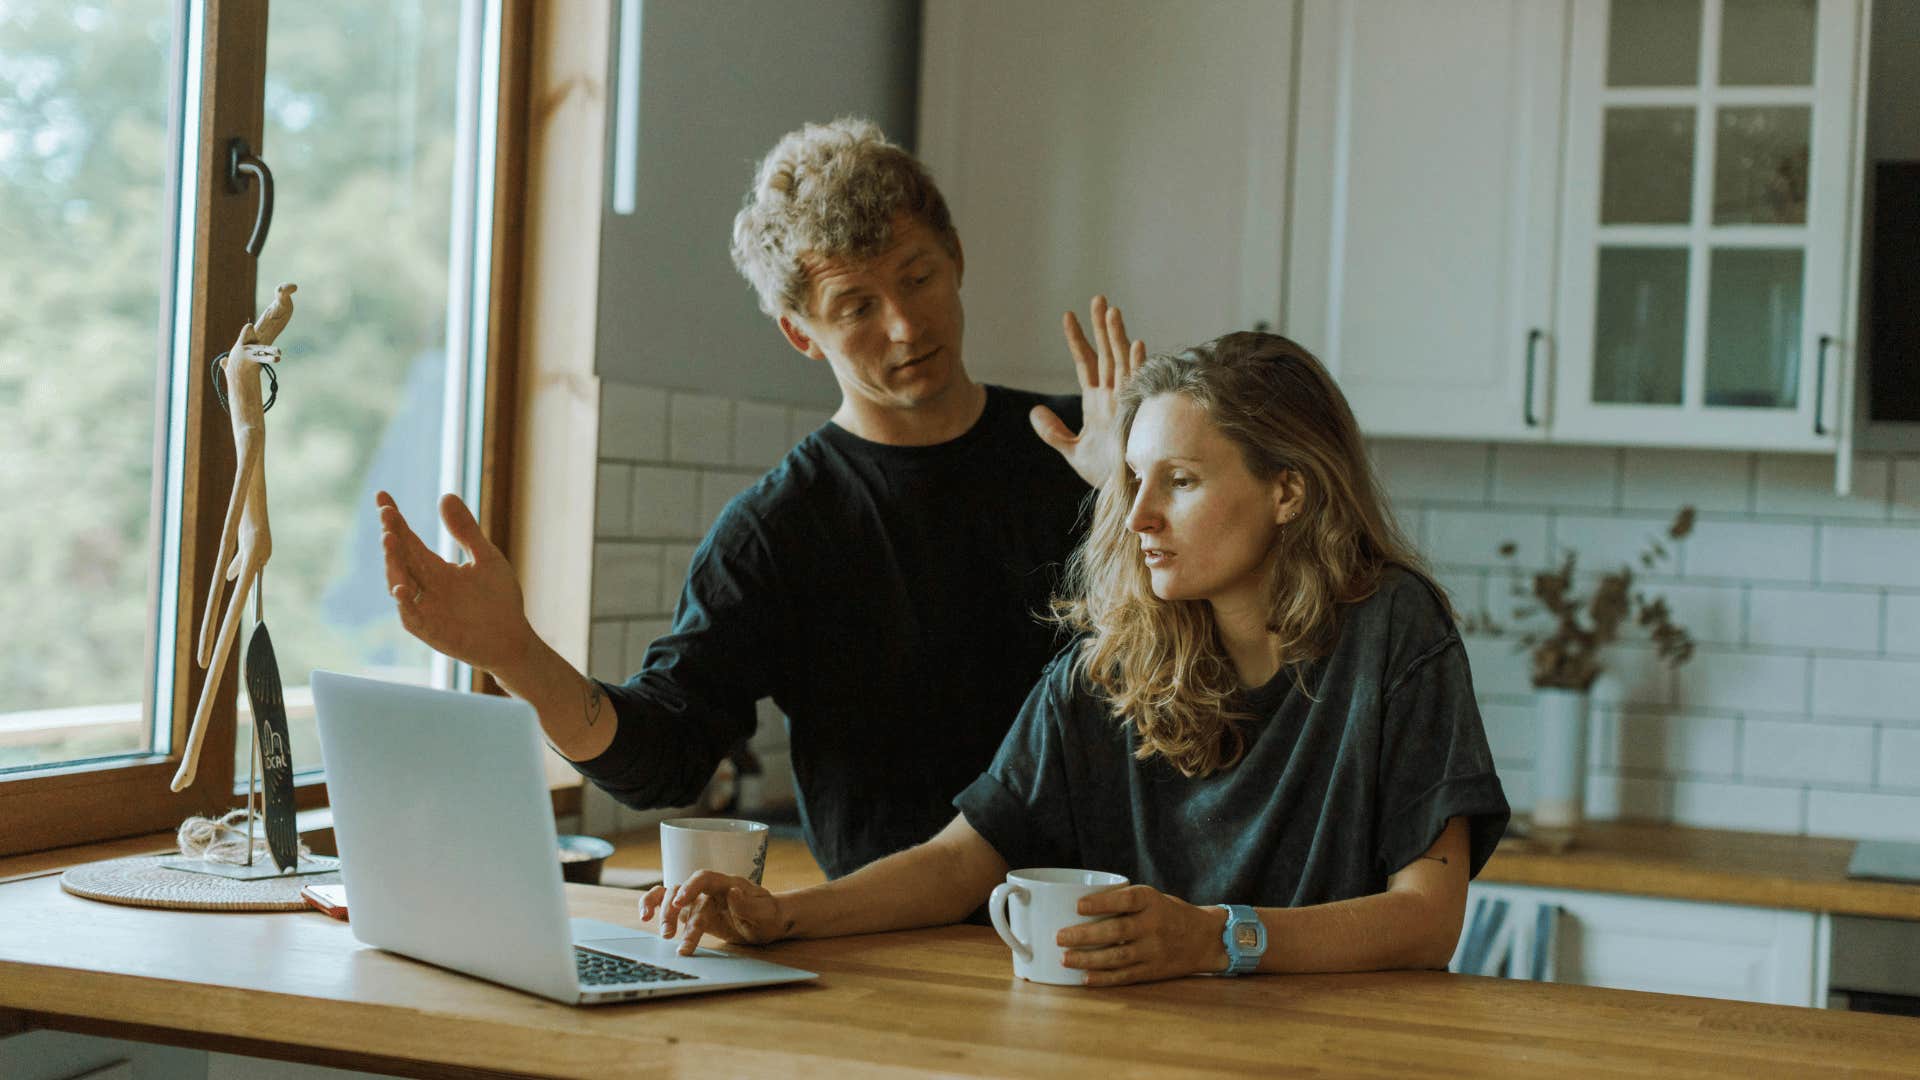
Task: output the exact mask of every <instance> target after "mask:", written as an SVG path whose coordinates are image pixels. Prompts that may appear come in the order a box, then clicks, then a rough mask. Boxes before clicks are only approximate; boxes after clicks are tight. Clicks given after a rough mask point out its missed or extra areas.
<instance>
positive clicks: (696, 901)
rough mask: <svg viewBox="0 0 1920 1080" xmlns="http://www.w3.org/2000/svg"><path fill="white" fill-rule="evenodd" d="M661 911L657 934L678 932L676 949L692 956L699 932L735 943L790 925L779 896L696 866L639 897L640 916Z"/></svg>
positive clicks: (758, 941)
mask: <svg viewBox="0 0 1920 1080" xmlns="http://www.w3.org/2000/svg"><path fill="white" fill-rule="evenodd" d="M656 912H657V913H658V914H659V915H660V936H661V937H664V938H672V937H674V936H675V934H676V933H679V934H680V935H681V937H680V955H681V956H691V955H693V950H694V949H696V948H698V947H699V945H700V938H701V935H703V934H712V935H713V936H715V937H717V938H719V939H721V940H722V941H727V942H731V943H733V944H736V945H765V944H766V943H767V942H770V941H778V940H780V939H781V938H783V937H785V936H787V934H788V933H789V932H790V931H791V930H792V929H793V920H792V919H791V918H789V917H788V916H787V914H786V912H785V911H784V909H783V905H782V904H781V903H780V898H779V897H778V896H775V895H774V894H773V893H771V892H768V891H767V890H766V889H763V888H761V887H760V886H758V885H755V884H754V883H753V882H751V881H748V880H747V879H746V878H743V877H734V876H733V875H732V874H722V873H720V872H719V871H717V870H701V871H699V872H698V873H695V874H694V875H693V876H692V877H690V878H688V879H687V880H686V881H685V882H684V883H683V884H681V885H680V886H679V887H677V888H675V889H673V890H672V891H671V893H670V892H669V890H668V889H667V887H666V886H664V885H655V886H654V887H653V888H651V889H649V890H647V894H646V895H645V896H643V897H641V898H640V919H641V921H643V922H644V921H646V920H649V919H651V918H653V917H654V914H655V913H656Z"/></svg>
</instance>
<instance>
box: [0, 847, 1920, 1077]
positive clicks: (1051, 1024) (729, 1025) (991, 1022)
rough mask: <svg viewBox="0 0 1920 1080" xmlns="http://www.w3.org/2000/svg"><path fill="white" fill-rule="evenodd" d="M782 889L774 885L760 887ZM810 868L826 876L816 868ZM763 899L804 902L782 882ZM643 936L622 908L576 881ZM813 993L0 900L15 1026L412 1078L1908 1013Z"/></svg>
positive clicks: (1583, 1049) (1443, 979) (1383, 1045)
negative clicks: (661, 987) (442, 956)
mask: <svg viewBox="0 0 1920 1080" xmlns="http://www.w3.org/2000/svg"><path fill="white" fill-rule="evenodd" d="M770 869H774V868H772V867H770ZM816 873H817V872H816ZM769 884H770V885H773V886H775V887H789V886H791V885H796V884H800V882H799V881H791V880H784V879H783V878H782V877H781V875H780V872H779V871H778V870H777V869H776V870H775V872H774V873H772V874H770V876H769ZM567 892H568V900H569V903H570V905H571V907H572V909H573V911H574V914H576V915H581V916H587V917H592V918H599V919H605V920H608V921H615V922H624V923H627V924H629V925H632V924H634V923H635V918H634V917H635V915H636V911H635V900H636V897H635V894H634V893H632V892H630V891H625V890H617V889H605V888H595V887H589V886H569V887H568V890H567ZM764 955H766V956H768V957H769V958H770V959H773V960H777V961H779V962H781V963H786V964H793V965H797V966H800V967H804V968H808V969H811V970H814V971H818V972H820V973H821V978H820V979H819V980H818V981H817V983H813V984H802V985H795V986H786V987H772V988H767V989H760V990H751V991H743V992H739V993H721V994H711V995H700V996H694V997H684V998H671V999H665V1000H660V1001H655V1002H650V1003H645V1004H637V1005H618V1006H596V1007H591V1008H570V1007H567V1006H562V1005H556V1004H553V1003H550V1002H547V1001H544V1000H541V999H539V998H534V997H531V996H529V995H525V994H521V993H519V992H517V991H513V990H508V989H505V988H503V987H497V986H493V985H491V984H488V983H483V982H479V981H477V980H473V979H468V978H464V977H462V976H458V975H454V974H451V973H448V972H445V971H441V970H440V969H437V968H433V967H429V966H427V965H424V964H419V963H415V962H413V961H410V960H406V959H404V958H401V957H398V956H394V955H391V954H388V953H383V952H380V951H377V950H374V949H369V948H366V947H364V946H362V945H360V944H359V943H358V942H356V941H355V940H354V939H353V938H352V936H351V932H350V930H349V928H348V927H347V926H346V925H345V924H343V923H340V922H338V921H336V920H333V919H329V918H327V917H326V916H323V915H321V914H319V913H317V912H301V913H289V914H266V915H236V914H204V913H193V912H170V911H154V910H148V909H143V908H132V907H123V906H118V905H112V904H101V903H95V902H92V901H88V900H82V899H79V898H77V897H72V896H69V895H67V894H65V893H63V892H61V891H60V888H59V884H58V881H57V879H56V878H54V877H50V876H49V877H41V878H35V879H28V880H19V881H14V882H10V883H7V884H0V1031H7V1030H10V1029H15V1028H19V1027H21V1026H42V1027H48V1028H56V1029H62V1030H69V1031H79V1032H87V1033H93V1034H102V1035H111V1036H117V1037H123V1038H136V1039H143V1040H147V1041H153V1042H164V1043H174V1044H179V1045H186V1046H195V1047H202V1048H207V1049H214V1050H220V1051H225V1052H232V1053H242V1054H253V1055H259V1056H264V1057H278V1058H287V1059H293V1060H302V1061H312V1062H317V1063H322V1064H328V1065H335V1066H343V1067H348V1068H363V1069H378V1070H383V1071H392V1072H397V1073H399V1074H402V1075H412V1076H459V1075H474V1074H477V1073H479V1072H482V1071H494V1072H506V1073H509V1074H517V1075H529V1076H556V1077H604V1076H648V1077H668V1076H682V1075H699V1076H702V1077H707V1076H715V1075H726V1076H761V1075H765V1076H776V1075H777V1076H782V1077H789V1076H812V1075H828V1074H831V1075H833V1076H835V1077H840V1076H849V1075H852V1076H862V1075H875V1076H878V1075H886V1076H902V1075H935V1074H937V1075H949V1076H950V1075H965V1076H1008V1075H1063V1074H1076V1075H1078V1074H1101V1075H1110V1076H1116V1077H1118V1076H1155V1077H1159V1076H1197V1075H1219V1074H1235V1073H1240V1074H1245V1073H1257V1074H1262V1075H1272V1074H1274V1073H1275V1072H1276V1071H1286V1070H1289V1069H1294V1070H1299V1071H1301V1072H1303V1073H1304V1072H1311V1073H1315V1074H1327V1075H1355V1076H1394V1077H1403V1076H1436V1075H1449V1076H1459V1075H1473V1076H1488V1077H1499V1076H1528V1077H1533V1076H1540V1075H1549V1074H1551V1075H1563V1076H1569V1077H1581V1076H1600V1075H1611V1076H1617V1075H1620V1074H1622V1073H1640V1074H1646V1073H1656V1072H1660V1073H1664V1072H1673V1071H1684V1072H1686V1073H1688V1074H1689V1075H1696V1076H1728V1077H1740V1078H1742V1080H1746V1078H1748V1077H1751V1076H1754V1075H1762V1074H1774V1075H1778V1074H1781V1073H1787V1074H1809V1073H1813V1072H1816V1071H1830V1070H1835V1069H1842V1068H1852V1069H1857V1070H1860V1074H1861V1075H1868V1074H1874V1075H1892V1074H1896V1073H1909V1074H1910V1072H1911V1070H1912V1069H1913V1067H1914V1063H1915V1062H1916V1061H1920V1024H1915V1023H1914V1022H1913V1021H1912V1020H1911V1019H1907V1018H1903V1017H1892V1016H1879V1015H1873V1014H1865V1013H1838V1012H1826V1011H1822V1010H1815V1009H1793V1008H1787V1007H1783V1006H1772V1005H1751V1004H1745V1003H1739V1002H1730V1001H1716V1000H1709V999H1704V998H1682V997H1669V996H1664V995H1655V994H1641V993H1634V992H1631V991H1621V990H1599V989H1593V988H1587V987H1577V986H1556V985H1546V984H1539V983H1529V982H1518V981H1510V980H1501V979H1479V978H1470V977H1465V976H1455V975H1448V974H1446V973H1444V972H1399V973H1386V974H1368V975H1330V976H1290V977H1289V976H1260V977H1253V978H1244V979H1212V978H1191V979H1183V980H1179V981H1175V982H1168V983H1159V984H1153V985H1148V986H1137V987H1124V988H1119V989H1114V990H1099V991H1088V990H1082V989H1073V988H1062V987H1048V986H1037V985H1032V984H1028V983H1023V982H1019V981H1016V980H1014V979H1013V978H1012V975H1011V968H1010V964H1009V962H1008V958H1007V952H1006V949H1005V947H1004V946H1002V945H1001V943H1000V942H999V940H998V939H997V938H996V937H995V936H994V934H993V932H992V931H991V930H989V929H987V928H984V927H976V926H953V927H944V928H940V929H935V930H924V931H911V932H905V933H895V934H876V935H870V936H866V937H858V938H847V939H841V940H837V941H814V942H790V943H785V944H782V945H777V946H773V947H771V948H768V949H766V950H764Z"/></svg>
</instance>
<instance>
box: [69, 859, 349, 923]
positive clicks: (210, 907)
mask: <svg viewBox="0 0 1920 1080" xmlns="http://www.w3.org/2000/svg"><path fill="white" fill-rule="evenodd" d="M179 858H180V856H179V855H177V854H175V855H141V856H136V857H134V858H131V859H109V860H107V861H106V862H96V863H87V864H86V865H84V866H76V867H74V868H72V869H70V870H68V871H67V872H66V873H64V874H61V875H60V887H61V888H62V889H65V890H66V891H67V892H70V893H72V894H73V895H75V896H84V897H86V898H87V899H89V900H105V901H107V902H109V903H114V904H130V905H132V906H134V907H147V908H172V909H174V910H178V911H300V910H303V909H304V908H305V907H306V906H307V903H306V901H304V900H302V899H300V890H301V888H302V887H304V886H307V885H331V884H337V883H338V882H339V880H340V874H339V872H338V871H334V872H333V873H328V874H305V875H302V876H300V877H281V878H259V879H257V880H254V881H238V880H235V879H233V878H224V877H216V876H214V875H212V874H196V873H193V872H191V871H187V870H174V869H172V868H170V867H166V866H162V865H161V864H162V863H165V862H172V861H174V860H177V859H179Z"/></svg>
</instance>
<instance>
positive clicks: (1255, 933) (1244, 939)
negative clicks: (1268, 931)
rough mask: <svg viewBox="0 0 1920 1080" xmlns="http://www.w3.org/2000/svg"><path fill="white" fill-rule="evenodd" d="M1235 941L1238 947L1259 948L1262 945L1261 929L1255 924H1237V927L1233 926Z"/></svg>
mask: <svg viewBox="0 0 1920 1080" xmlns="http://www.w3.org/2000/svg"><path fill="white" fill-rule="evenodd" d="M1233 943H1234V945H1235V946H1236V947H1238V948H1242V949H1257V948H1259V947H1260V930H1259V928H1258V927H1253V926H1236V927H1234V928H1233Z"/></svg>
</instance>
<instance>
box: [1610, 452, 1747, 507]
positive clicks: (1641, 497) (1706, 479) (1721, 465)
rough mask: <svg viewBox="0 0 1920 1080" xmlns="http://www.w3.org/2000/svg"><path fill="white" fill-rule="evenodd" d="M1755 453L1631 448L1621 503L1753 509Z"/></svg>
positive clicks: (1623, 480) (1627, 460)
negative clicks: (1750, 506)
mask: <svg viewBox="0 0 1920 1080" xmlns="http://www.w3.org/2000/svg"><path fill="white" fill-rule="evenodd" d="M1752 477H1753V455H1751V454H1739V453H1724V452H1714V451H1708V450H1638V449H1632V450H1628V451H1626V457H1625V461H1624V463H1623V468H1622V473H1621V483H1620V504H1621V505H1622V506H1623V507H1625V508H1626V509H1628V510H1666V511H1669V512H1671V511H1674V510H1678V509H1680V508H1681V507H1682V506H1691V507H1693V508H1694V509H1696V510H1701V511H1720V510H1725V511H1732V512H1735V513H1738V512H1742V511H1745V510H1746V509H1747V508H1748V494H1749V488H1750V487H1751V483H1752Z"/></svg>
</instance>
